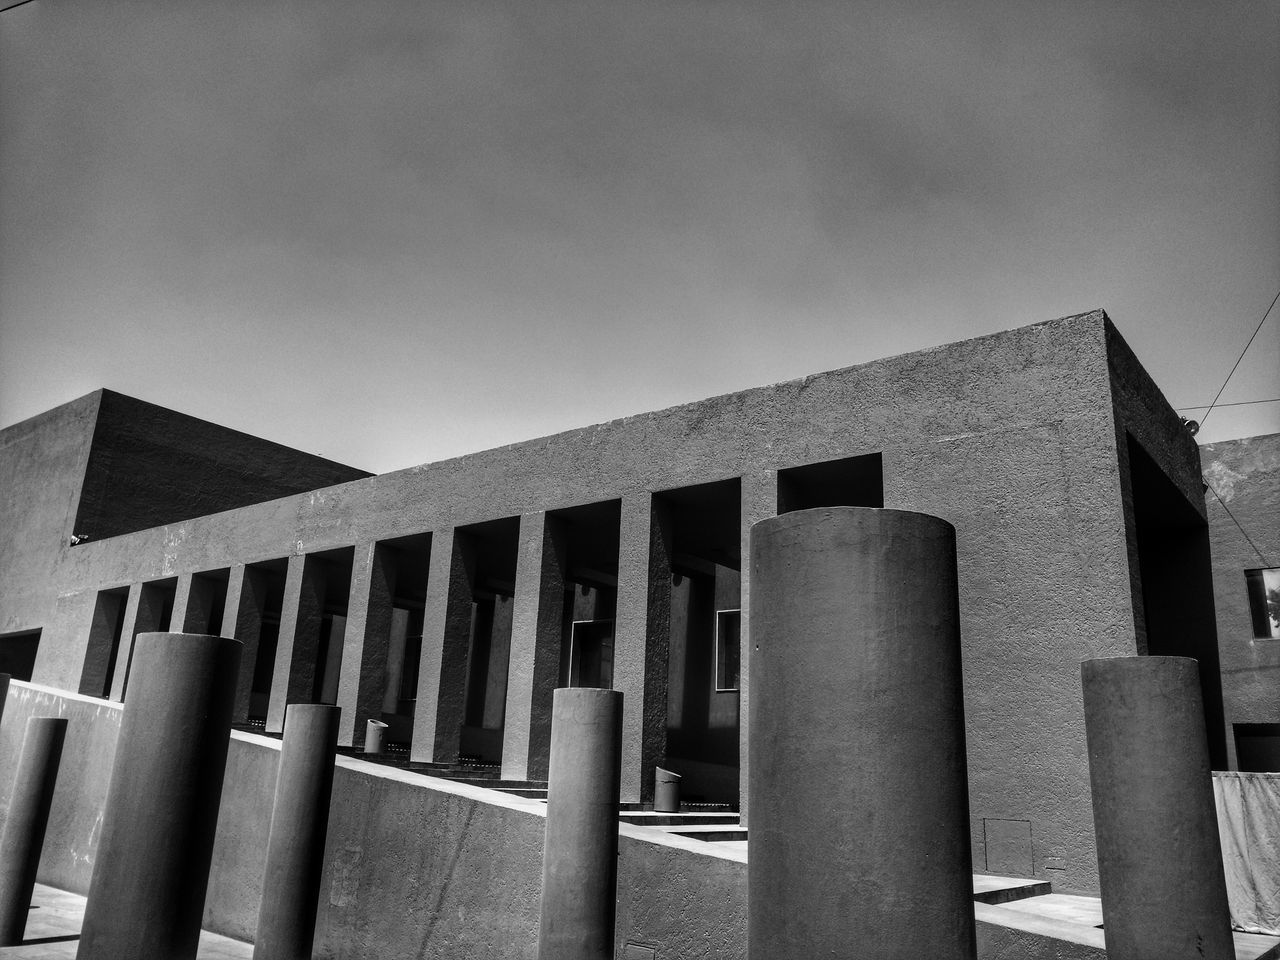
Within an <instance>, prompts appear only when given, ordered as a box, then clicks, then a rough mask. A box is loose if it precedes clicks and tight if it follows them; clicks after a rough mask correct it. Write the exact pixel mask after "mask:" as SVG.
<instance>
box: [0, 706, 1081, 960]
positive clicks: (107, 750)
mask: <svg viewBox="0 0 1280 960" xmlns="http://www.w3.org/2000/svg"><path fill="white" fill-rule="evenodd" d="M121 715H122V708H121V707H120V706H119V705H118V704H113V703H106V702H104V701H101V700H95V699H93V698H89V697H81V696H78V695H74V694H67V695H63V694H60V693H58V692H57V691H51V690H45V689H41V688H39V687H35V686H32V685H29V684H23V683H18V682H15V683H13V684H12V685H11V686H10V689H9V695H8V699H7V701H6V704H5V711H4V716H3V721H0V771H9V773H8V774H7V775H0V814H7V811H8V801H9V796H10V795H11V793H12V789H13V783H12V776H13V774H12V771H13V770H14V769H15V768H16V760H17V756H18V752H19V751H20V749H21V731H22V730H23V729H25V727H26V720H27V718H28V717H30V716H65V717H67V718H68V720H69V725H68V733H67V742H66V746H65V748H64V751H63V756H62V764H61V768H60V773H59V778H58V786H57V790H56V791H55V795H54V805H53V815H52V816H51V818H50V821H49V829H48V833H47V835H46V839H45V847H44V855H43V857H42V860H41V865H40V874H39V880H40V882H42V883H46V884H49V885H51V886H55V887H59V888H61V889H66V890H72V891H75V892H77V893H82V894H83V893H86V892H87V890H88V886H89V877H90V875H91V873H92V870H93V863H94V858H95V856H96V853H97V832H98V828H99V826H100V823H101V812H102V803H103V801H104V800H105V797H106V792H107V784H108V781H109V780H110V774H111V762H112V759H113V757H114V753H115V739H116V736H117V734H118V733H119V728H120V718H121ZM278 758H279V742H278V741H274V740H269V739H267V738H263V737H254V736H250V735H247V734H241V733H233V734H232V741H231V748H230V752H229V755H228V761H227V772H226V780H225V783H224V788H223V793H222V802H221V808H220V811H219V816H218V832H217V842H216V844H215V848H214V856H213V863H212V869H211V875H210V883H209V892H208V896H207V899H206V903H205V917H204V925H205V927H206V929H210V930H213V931H214V932H217V933H222V934H225V935H228V936H232V937H236V938H238V939H251V938H252V936H253V932H254V928H255V926H256V920H257V904H258V899H259V897H260V895H261V889H262V877H263V873H264V870H265V856H266V845H267V842H266V841H267V830H268V825H269V822H270V817H271V798H272V794H273V791H274V787H275V775H276V764H277V762H278ZM543 809H544V808H543V807H542V806H541V805H540V804H538V803H537V802H536V801H532V800H521V799H518V798H514V797H508V796H505V795H502V794H497V793H494V792H492V791H487V790H481V789H478V788H474V787H468V786H465V785H458V784H451V783H448V782H446V781H433V780H430V779H426V778H421V777H417V776H414V775H411V774H403V773H398V772H395V771H391V770H388V769H387V768H382V767H377V766H374V765H372V764H367V763H363V762H360V761H358V760H349V759H339V761H338V769H337V770H336V775H335V778H334V790H333V799H332V807H331V815H330V822H329V840H328V844H327V847H326V865H325V871H324V877H323V880H322V885H321V895H320V911H319V917H318V919H317V928H316V931H317V937H316V945H315V950H314V956H316V957H317V958H343V960H375V958H385V957H439V958H458V960H463V958H465V960H521V958H526V960H533V958H535V957H536V955H537V926H538V910H539V884H540V880H541V869H542V836H543V830H544V826H545V819H544V814H543ZM0 826H2V820H0ZM620 832H621V834H622V835H621V837H620V838H619V862H618V912H617V922H616V926H615V956H617V957H620V958H622V957H627V956H630V955H640V954H628V952H627V947H628V945H636V946H640V947H648V948H652V949H654V950H655V951H656V957H658V958H662V960H675V958H679V960H745V958H746V956H747V949H746V931H747V911H746V908H747V864H746V857H745V855H743V854H741V853H738V852H732V853H718V852H712V851H711V849H710V848H711V845H710V844H704V843H703V842H702V841H698V840H688V839H683V838H674V839H672V838H667V837H664V836H661V835H659V834H658V832H657V831H655V830H653V829H652V828H647V827H633V826H627V825H623V826H622V827H621V828H620ZM976 911H977V914H978V924H977V930H978V956H979V958H981V960H987V958H1005V957H1014V956H1018V957H1036V958H1044V960H1094V958H1096V957H1098V956H1100V955H1101V954H1100V953H1099V952H1098V951H1097V950H1095V949H1093V948H1091V947H1089V946H1087V945H1082V944H1079V943H1073V942H1071V941H1069V940H1063V939H1058V938H1057V937H1055V936H1052V935H1046V934H1044V933H1037V932H1034V931H1030V932H1029V925H1028V923H1027V919H1026V917H1025V916H1018V915H1013V916H1011V917H1009V918H1007V920H1006V921H1005V922H1001V920H1000V918H999V916H998V915H999V913H1000V909H999V908H995V907H989V906H986V905H982V904H979V905H977V907H976ZM1031 926H1034V925H1031Z"/></svg>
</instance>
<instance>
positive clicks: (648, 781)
mask: <svg viewBox="0 0 1280 960" xmlns="http://www.w3.org/2000/svg"><path fill="white" fill-rule="evenodd" d="M670 650H671V523H670V518H669V516H668V511H667V510H666V509H665V508H664V507H663V505H662V504H661V503H660V502H659V501H657V500H656V499H655V498H654V496H653V494H651V493H648V492H647V491H641V492H639V493H634V494H629V495H628V496H625V497H623V498H622V517H621V522H620V526H619V546H618V611H617V621H616V623H615V632H614V640H613V688H614V689H615V690H619V691H621V692H622V693H623V694H624V702H625V704H626V706H625V707H624V708H623V717H622V798H623V799H624V800H629V801H635V800H652V799H653V771H654V769H655V768H656V767H657V766H658V764H659V763H661V762H662V760H663V758H664V757H665V755H666V750H667V663H668V659H669V656H670Z"/></svg>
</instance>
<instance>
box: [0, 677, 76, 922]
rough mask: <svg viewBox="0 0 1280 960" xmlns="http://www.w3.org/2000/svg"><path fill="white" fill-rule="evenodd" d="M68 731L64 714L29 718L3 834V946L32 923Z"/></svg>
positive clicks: (0, 899) (0, 859) (0, 915)
mask: <svg viewBox="0 0 1280 960" xmlns="http://www.w3.org/2000/svg"><path fill="white" fill-rule="evenodd" d="M8 679H9V678H8V677H5V682H6V685H7V684H8ZM66 735H67V721H66V720H65V719H64V718H62V717H32V718H31V719H30V720H28V721H27V732H26V736H24V737H23V740H22V757H21V759H19V761H18V774H17V777H16V778H15V780H14V785H13V796H12V798H11V799H10V800H9V815H8V817H7V818H6V819H5V822H4V835H3V836H2V837H0V947H12V946H16V945H17V944H20V943H21V942H22V934H23V931H24V930H25V929H26V926H27V913H28V911H29V910H30V909H31V891H32V889H33V888H34V887H35V884H36V871H37V870H38V869H39V867H40V851H41V849H42V848H43V846H44V830H45V827H46V826H48V824H49V806H50V805H51V804H52V803H53V788H54V785H55V784H56V783H57V781H58V763H59V761H60V760H61V759H62V741H63V739H64V738H65V737H66Z"/></svg>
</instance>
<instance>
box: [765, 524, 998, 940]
mask: <svg viewBox="0 0 1280 960" xmlns="http://www.w3.org/2000/svg"><path fill="white" fill-rule="evenodd" d="M750 562H751V576H752V579H753V595H752V598H751V604H752V606H751V616H752V620H753V621H754V623H755V629H754V634H753V637H754V639H753V641H752V642H753V646H754V649H753V651H752V662H753V666H752V670H753V671H754V674H755V676H754V678H753V696H752V702H751V752H750V757H751V767H752V770H753V773H752V776H751V789H750V797H751V806H752V810H753V814H752V822H751V833H750V837H749V843H750V848H749V849H750V856H751V874H750V879H749V890H750V908H751V910H750V934H749V940H750V944H751V953H750V956H751V957H752V958H753V960H773V958H775V957H780V956H783V955H791V954H796V955H803V956H813V957H821V956H839V955H841V954H842V953H844V952H845V951H846V950H847V949H848V947H849V945H850V944H857V945H858V947H859V949H860V950H864V951H865V952H866V955H867V956H874V957H877V958H881V960H892V958H904V960H905V958H915V957H919V956H924V955H928V956H932V957H936V958H939V960H941V958H953V960H968V958H972V957H973V955H974V946H973V936H974V935H973V902H972V894H973V891H972V889H971V886H970V884H971V874H970V849H969V817H968V813H969V811H968V800H969V797H968V790H967V785H966V783H965V742H964V712H963V705H962V700H963V696H962V691H961V675H960V623H959V620H960V615H959V601H958V598H957V595H956V559H955V531H954V530H953V529H952V527H951V525H950V524H948V523H947V522H946V521H944V520H940V519H938V518H937V517H931V516H927V515H925V514H920V513H911V512H907V511H901V510H878V509H872V508H863V507H823V508H820V509H812V510H801V511H798V512H796V513H788V514H785V515H783V516H780V517H774V518H772V519H769V520H763V521H761V522H760V523H759V524H757V525H756V526H755V528H754V529H753V530H752V535H751V560H750Z"/></svg>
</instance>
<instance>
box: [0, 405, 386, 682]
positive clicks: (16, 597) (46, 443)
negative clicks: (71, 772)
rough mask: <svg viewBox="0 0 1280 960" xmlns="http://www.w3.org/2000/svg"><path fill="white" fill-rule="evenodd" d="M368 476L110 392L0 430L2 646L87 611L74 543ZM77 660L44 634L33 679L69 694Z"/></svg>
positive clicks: (79, 656) (84, 561)
mask: <svg viewBox="0 0 1280 960" xmlns="http://www.w3.org/2000/svg"><path fill="white" fill-rule="evenodd" d="M367 476H369V474H368V473H366V472H365V471H363V470H356V469H353V468H351V467H346V466H343V465H342V464H338V463H334V462H332V461H330V460H325V459H323V458H321V457H315V456H312V455H311V454H307V453H302V452H301V451H298V450H292V449H290V448H288V447H284V446H281V445H280V444H277V443H271V442H270V441H267V440H261V439H259V438H257V437H252V436H249V435H248V434H245V433H240V432H238V431H235V430H229V429H227V428H226V427H221V426H218V425H217V424H213V423H209V422H207V421H205V420H199V419H196V418H195V417H188V416H185V415H184V414H180V413H177V412H175V411H172V410H166V409H165V408H163V407H158V406H155V405H154V404H150V403H145V402H144V401H141V400H136V399H134V398H132V397H126V396H124V395H122V394H118V393H114V392H112V391H110V390H97V391H95V392H93V393H91V394H88V395H86V396H83V397H80V398H79V399H78V400H74V401H72V402H70V403H67V404H63V405H62V406H60V407H57V408H55V409H53V410H50V411H48V412H47V413H43V414H41V415H39V416H36V417H32V418H31V419H29V420H24V421H22V422H21V423H18V424H14V425H13V426H11V427H7V428H5V429H4V430H0V531H2V534H0V636H2V635H4V634H8V633H15V632H18V631H29V630H37V629H43V628H46V627H48V626H49V624H50V622H51V621H55V620H57V619H59V618H60V617H61V616H62V615H63V614H62V613H60V612H59V611H60V610H62V609H63V608H64V607H65V609H66V610H68V611H70V614H69V615H70V616H72V617H79V616H80V615H81V614H83V613H84V612H85V611H84V608H83V605H82V604H83V599H84V598H82V597H78V596H70V597H67V596H64V594H66V593H68V592H69V588H68V585H71V588H72V589H71V592H74V585H75V584H76V583H78V582H79V580H80V579H81V578H82V577H83V576H84V574H85V572H86V571H88V570H92V569H93V567H94V565H95V564H94V561H93V560H92V559H91V558H88V557H84V556H82V555H81V554H80V553H79V552H78V551H79V550H80V549H81V548H80V547H79V546H71V545H70V541H71V538H72V536H73V535H77V534H78V535H87V536H89V537H91V538H100V537H107V536H111V535H112V534H117V533H123V532H128V531H136V530H142V529H146V528H150V527H154V526H155V525H156V524H160V523H168V522H171V521H175V520H182V519H184V518H186V517H193V516H200V515H203V514H209V513H212V512H214V511H219V510H228V509H231V508H234V507H240V506H243V505H245V504H251V503H261V502H263V501H265V500H269V499H271V498H273V497H280V496H284V495H286V494H296V493H299V492H301V491H304V490H313V489H316V488H319V487H324V486H328V485H331V484H335V483H341V482H347V481H350V480H355V479H359V478H361V477H367ZM91 578H93V576H92V575H91ZM95 579H96V578H95ZM134 582H137V581H136V580H135V579H134V578H133V577H125V578H124V579H122V580H119V581H118V582H117V583H116V584H115V585H116V586H123V585H127V584H130V583H134ZM89 614H90V615H91V614H92V598H90V601H89ZM86 622H87V621H86ZM64 639H65V638H64ZM0 642H3V641H0ZM83 660H84V647H83V643H82V642H80V641H78V640H77V641H73V642H72V644H71V646H67V645H66V644H65V643H60V642H59V641H58V639H57V638H56V637H55V638H53V639H52V641H50V636H49V634H48V633H47V632H46V633H45V634H44V635H43V636H42V637H41V643H40V648H39V651H38V653H37V660H36V666H35V674H34V676H35V677H37V678H38V677H40V676H50V677H56V678H58V682H59V684H60V685H61V686H64V687H66V688H68V689H76V685H77V682H78V679H79V675H80V668H81V666H82V664H83Z"/></svg>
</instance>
